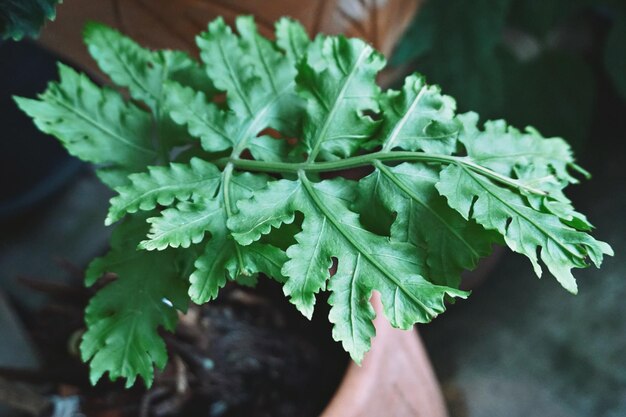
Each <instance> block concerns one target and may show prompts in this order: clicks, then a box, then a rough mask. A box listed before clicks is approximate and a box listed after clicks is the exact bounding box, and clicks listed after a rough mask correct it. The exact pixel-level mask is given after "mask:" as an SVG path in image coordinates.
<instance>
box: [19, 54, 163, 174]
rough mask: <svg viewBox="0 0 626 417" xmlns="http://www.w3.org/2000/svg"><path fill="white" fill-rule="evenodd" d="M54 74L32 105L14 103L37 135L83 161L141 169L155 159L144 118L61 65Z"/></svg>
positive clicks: (145, 115) (115, 96) (149, 127)
mask: <svg viewBox="0 0 626 417" xmlns="http://www.w3.org/2000/svg"><path fill="white" fill-rule="evenodd" d="M59 75H60V81H59V82H58V83H57V82H52V83H50V84H49V85H48V89H47V90H46V91H45V92H44V93H43V94H41V95H40V96H39V99H38V100H32V99H26V98H21V97H16V98H15V101H16V102H17V104H18V106H19V107H20V109H22V111H24V112H25V113H26V114H28V115H29V116H30V117H31V118H33V120H34V122H35V124H36V125H37V127H38V128H39V130H41V131H42V132H45V133H48V134H50V135H53V136H55V137H56V138H57V139H59V140H60V141H61V143H63V145H64V146H65V147H66V149H67V150H68V152H69V153H71V154H72V155H74V156H77V157H79V158H81V159H83V160H85V161H89V162H95V163H117V164H120V165H122V166H124V167H129V168H143V167H145V166H146V165H148V164H150V163H151V162H152V161H153V160H154V159H155V157H156V152H155V151H154V149H153V148H152V139H151V138H152V136H151V131H152V122H151V121H150V115H149V114H148V113H146V112H144V111H143V110H141V109H139V108H138V107H136V106H135V105H133V104H131V103H125V102H124V100H123V99H122V96H121V95H120V94H119V93H117V92H115V91H113V90H110V89H108V88H99V87H97V86H96V85H95V84H94V83H93V82H91V81H90V80H89V79H88V78H87V77H86V76H85V75H82V74H79V73H77V72H76V71H74V70H73V69H71V68H70V67H67V66H65V65H63V64H59Z"/></svg>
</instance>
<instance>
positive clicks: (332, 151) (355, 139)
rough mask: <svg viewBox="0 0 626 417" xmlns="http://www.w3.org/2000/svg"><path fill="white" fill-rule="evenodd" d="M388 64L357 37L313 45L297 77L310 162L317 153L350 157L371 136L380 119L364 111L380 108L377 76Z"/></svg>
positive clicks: (327, 158) (337, 38)
mask: <svg viewBox="0 0 626 417" xmlns="http://www.w3.org/2000/svg"><path fill="white" fill-rule="evenodd" d="M316 48H318V49H319V50H316ZM320 60H321V62H320ZM384 64H385V59H384V58H383V56H382V55H381V54H380V53H378V52H376V51H375V50H374V49H373V48H372V47H371V46H369V45H368V44H366V43H365V42H363V41H361V40H358V39H346V38H344V37H342V36H338V37H328V38H325V39H323V40H321V41H320V42H316V43H314V44H312V47H311V48H310V50H309V56H308V59H307V60H306V61H304V60H303V61H302V62H300V63H299V64H298V76H297V82H298V92H299V93H300V95H302V96H303V97H304V98H305V99H306V100H307V107H306V117H305V120H304V126H303V132H302V139H303V142H304V145H305V147H306V152H307V154H308V160H309V161H315V160H316V158H317V157H318V154H319V156H320V158H322V159H326V160H332V159H337V158H339V157H347V156H350V155H352V154H354V153H355V152H356V151H357V150H358V149H359V147H360V146H362V145H363V144H364V143H366V142H368V141H369V140H370V139H371V136H372V135H373V133H374V132H375V130H376V128H377V127H378V123H377V122H376V121H375V120H374V119H372V118H371V117H370V116H369V115H366V114H365V112H366V111H370V112H374V113H377V112H379V110H380V109H379V104H378V101H377V100H376V98H377V96H378V94H379V88H378V86H377V85H376V84H375V82H374V80H375V78H376V75H377V74H378V71H380V70H381V69H382V67H383V66H384Z"/></svg>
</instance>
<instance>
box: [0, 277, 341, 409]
mask: <svg viewBox="0 0 626 417" xmlns="http://www.w3.org/2000/svg"><path fill="white" fill-rule="evenodd" d="M29 284H30V285H31V286H35V287H38V289H39V290H44V291H45V292H47V293H49V294H51V299H52V301H51V302H50V303H49V304H48V305H47V306H46V307H45V308H44V309H43V310H42V311H40V312H38V313H36V314H28V313H23V314H22V315H23V316H24V319H25V322H26V324H27V327H28V328H29V330H30V332H31V334H32V337H33V340H34V341H35V343H36V344H37V347H38V348H39V350H40V352H41V354H42V358H43V361H44V364H45V366H44V368H43V370H42V371H41V372H36V373H32V372H30V373H25V372H16V371H11V370H7V369H4V370H3V369H0V376H4V377H5V378H8V379H10V380H13V381H22V382H27V383H31V384H35V385H36V386H38V387H39V388H42V389H43V391H42V392H46V394H47V397H48V398H49V399H53V398H57V397H56V396H66V397H67V396H73V397H75V398H77V399H78V400H79V404H80V411H81V412H82V413H83V414H84V415H85V416H88V417H91V416H95V417H104V416H106V417H112V416H120V417H121V416H140V417H144V416H146V417H147V416H186V417H187V416H188V417H195V416H198V417H199V416H203V417H205V416H209V417H240V416H241V417H243V416H246V417H270V416H271V417H293V416H299V417H314V416H318V415H319V414H320V413H321V412H322V410H323V408H324V407H325V405H326V404H327V403H328V401H329V400H330V398H331V397H332V395H333V393H334V391H335V390H336V388H337V386H338V385H339V383H340V381H341V378H342V376H343V374H344V372H345V369H346V366H347V363H348V358H347V356H346V355H345V353H344V352H343V350H342V349H341V346H340V345H339V344H337V343H335V342H334V341H332V339H331V337H330V334H331V332H330V326H329V324H328V319H327V316H328V308H327V307H325V306H327V304H326V303H325V300H321V299H320V300H319V301H318V306H317V307H316V312H315V317H314V319H313V320H312V321H311V322H310V321H308V320H307V319H306V318H304V317H302V316H301V315H300V314H299V313H298V312H297V311H296V309H295V308H294V307H293V306H292V305H290V304H289V303H288V302H287V301H286V299H285V297H284V295H283V294H282V291H281V289H280V287H279V286H278V285H274V283H273V282H271V281H269V280H267V279H261V280H260V282H259V285H258V287H257V288H256V289H249V288H244V287H239V286H235V285H230V286H227V287H226V288H224V289H223V290H222V293H221V294H220V297H219V299H218V300H216V301H213V302H210V303H208V304H205V305H204V306H201V307H198V306H193V307H191V308H190V310H189V312H188V313H187V314H185V315H184V316H181V320H180V322H179V325H178V328H177V330H176V333H175V334H169V333H163V337H164V339H165V341H166V344H167V346H168V352H169V355H170V360H169V363H168V365H167V367H166V368H165V370H164V371H163V372H160V373H157V375H156V378H155V381H154V384H153V386H152V387H151V388H150V389H149V390H146V389H145V388H143V387H142V386H141V384H140V383H137V384H136V386H135V387H134V388H132V389H130V390H127V389H124V387H123V384H122V383H120V382H118V383H111V382H108V381H105V380H104V379H103V380H101V382H100V383H98V385H97V386H96V387H92V386H91V385H90V384H89V382H88V375H87V365H85V364H83V363H81V362H80V361H79V360H78V357H77V352H76V346H77V343H78V340H79V337H80V331H81V329H82V327H83V322H82V311H83V309H84V306H85V304H86V302H87V301H88V298H89V296H90V292H88V291H87V290H85V289H83V288H82V287H80V286H79V285H77V286H76V287H58V286H51V285H50V284H45V283H42V282H38V281H29Z"/></svg>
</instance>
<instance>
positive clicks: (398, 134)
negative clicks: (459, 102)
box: [377, 74, 460, 154]
mask: <svg viewBox="0 0 626 417" xmlns="http://www.w3.org/2000/svg"><path fill="white" fill-rule="evenodd" d="M381 108H382V111H383V114H384V115H385V117H384V119H383V126H382V127H381V132H380V133H379V135H377V136H378V137H379V138H380V139H379V140H380V141H381V142H382V146H383V150H391V149H394V148H400V149H404V150H407V151H417V150H422V151H424V152H433V153H440V154H452V153H453V152H454V151H455V150H456V145H457V143H456V142H457V136H458V133H459V130H460V126H459V122H458V121H457V120H456V119H455V118H454V110H455V108H456V104H455V102H454V99H452V98H451V97H448V96H445V95H443V94H441V92H440V89H439V88H438V87H436V86H429V85H427V84H426V81H425V80H424V77H422V76H420V75H417V74H414V75H410V76H409V77H407V78H406V80H405V81H404V87H403V89H402V91H400V92H399V91H394V90H389V91H387V92H385V93H384V94H383V95H382V97H381Z"/></svg>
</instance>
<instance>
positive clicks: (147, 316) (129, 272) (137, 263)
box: [80, 219, 188, 387]
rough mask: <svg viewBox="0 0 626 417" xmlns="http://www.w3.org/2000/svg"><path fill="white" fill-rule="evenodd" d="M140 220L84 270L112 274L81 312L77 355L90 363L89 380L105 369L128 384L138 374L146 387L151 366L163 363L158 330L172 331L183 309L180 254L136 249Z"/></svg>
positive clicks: (119, 234)
mask: <svg viewBox="0 0 626 417" xmlns="http://www.w3.org/2000/svg"><path fill="white" fill-rule="evenodd" d="M142 224H143V225H145V223H143V222H141V221H137V219H135V220H134V221H131V222H126V223H124V224H122V225H121V226H120V227H118V229H117V230H116V231H115V233H114V236H113V243H114V245H115V246H114V247H113V248H112V249H111V251H110V252H109V254H107V255H106V256H105V257H103V258H99V259H97V260H96V261H95V263H96V264H95V265H94V264H92V266H91V267H90V271H89V274H92V275H94V274H98V273H101V272H112V273H115V274H116V276H117V279H116V280H115V281H114V282H112V283H110V284H108V285H106V286H105V287H104V288H103V289H101V290H100V291H98V293H97V294H96V295H95V296H94V297H93V299H92V300H91V301H90V303H89V305H88V306H87V309H86V311H85V322H86V324H87V332H86V333H85V334H84V335H83V338H82V342H81V345H80V349H81V357H82V359H83V360H84V361H90V365H91V372H90V378H91V382H92V383H93V384H95V383H96V382H97V381H98V380H99V379H100V378H101V377H102V375H103V374H104V373H105V372H108V373H109V378H110V379H111V380H115V379H117V378H120V377H121V378H125V379H126V386H127V387H130V386H132V385H133V384H134V382H135V378H136V376H137V375H140V376H141V377H142V378H143V379H144V381H145V383H146V385H147V386H150V385H151V384H152V380H153V378H154V370H153V366H154V365H156V366H157V367H158V368H161V369H162V368H163V367H164V366H165V363H166V362H167V352H166V350H165V343H164V342H163V340H162V339H161V337H160V336H159V334H158V329H159V328H160V327H163V328H164V329H165V330H169V331H173V330H174V326H175V325H176V322H177V313H176V310H177V309H178V310H186V308H187V302H188V298H187V295H186V288H187V285H186V283H185V281H184V280H183V279H181V277H180V274H181V271H180V269H179V268H178V263H179V262H178V259H179V257H180V253H176V252H174V251H169V252H167V253H160V254H155V253H151V252H145V251H138V250H136V249H135V247H136V244H137V243H136V239H137V237H138V236H137V231H138V230H142V231H143V233H145V227H142ZM139 236H140V235H139ZM153 364H154V365H153Z"/></svg>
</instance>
